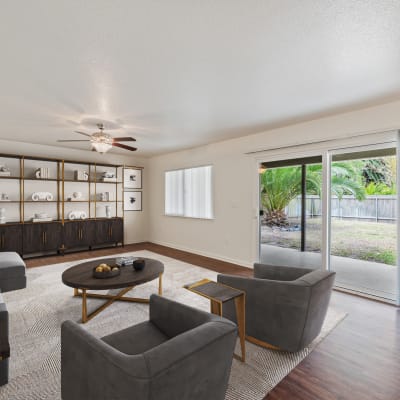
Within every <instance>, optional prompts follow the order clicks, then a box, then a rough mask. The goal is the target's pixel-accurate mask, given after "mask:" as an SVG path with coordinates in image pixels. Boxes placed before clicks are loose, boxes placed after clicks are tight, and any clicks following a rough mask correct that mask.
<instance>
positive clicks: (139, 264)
mask: <svg viewBox="0 0 400 400" xmlns="http://www.w3.org/2000/svg"><path fill="white" fill-rule="evenodd" d="M145 266H146V260H145V259H144V258H138V259H137V260H135V261H134V262H133V268H134V269H135V271H141V270H142V269H143V268H144V267H145Z"/></svg>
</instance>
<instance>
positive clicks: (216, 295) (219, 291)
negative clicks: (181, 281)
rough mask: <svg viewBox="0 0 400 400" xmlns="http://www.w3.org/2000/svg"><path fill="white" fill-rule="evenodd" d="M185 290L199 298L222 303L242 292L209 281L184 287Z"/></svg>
mask: <svg viewBox="0 0 400 400" xmlns="http://www.w3.org/2000/svg"><path fill="white" fill-rule="evenodd" d="M184 288H185V289H188V290H190V291H191V292H194V293H197V294H199V295H200V296H203V297H207V298H208V299H213V300H218V301H220V302H222V303H225V302H226V301H229V300H232V299H234V298H235V297H238V296H241V295H242V294H243V293H244V292H242V291H241V290H238V289H235V288H232V287H230V286H227V285H224V284H222V283H218V282H214V281H210V280H209V279H202V280H201V281H198V282H194V283H190V284H188V285H185V286H184Z"/></svg>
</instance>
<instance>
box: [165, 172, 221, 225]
mask: <svg viewBox="0 0 400 400" xmlns="http://www.w3.org/2000/svg"><path fill="white" fill-rule="evenodd" d="M211 175H212V166H211V165H208V166H205V167H196V168H186V169H178V170H175V171H166V172H165V214H166V215H171V216H180V217H189V218H204V219H212V218H213V208H212V189H211Z"/></svg>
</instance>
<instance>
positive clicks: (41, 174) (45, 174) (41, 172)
mask: <svg viewBox="0 0 400 400" xmlns="http://www.w3.org/2000/svg"><path fill="white" fill-rule="evenodd" d="M35 176H36V178H37V179H50V168H43V167H42V168H38V169H37V170H36V171H35Z"/></svg>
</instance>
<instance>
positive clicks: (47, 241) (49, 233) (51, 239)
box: [41, 222, 62, 251]
mask: <svg viewBox="0 0 400 400" xmlns="http://www.w3.org/2000/svg"><path fill="white" fill-rule="evenodd" d="M41 225H42V232H43V236H44V246H43V250H46V251H51V250H54V251H55V250H58V249H59V248H60V247H61V242H62V236H61V234H62V225H61V224H60V223H58V222H53V223H50V224H41Z"/></svg>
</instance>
